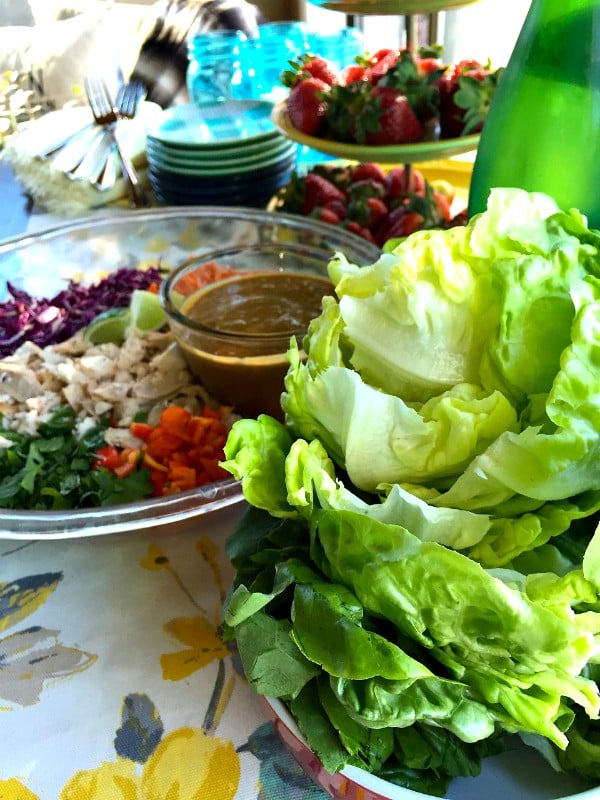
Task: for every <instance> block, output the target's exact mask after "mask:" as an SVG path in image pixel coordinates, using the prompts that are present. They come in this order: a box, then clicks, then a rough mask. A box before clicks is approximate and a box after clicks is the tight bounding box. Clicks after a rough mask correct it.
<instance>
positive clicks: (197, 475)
mask: <svg viewBox="0 0 600 800" xmlns="http://www.w3.org/2000/svg"><path fill="white" fill-rule="evenodd" d="M230 411H231V409H230V408H229V407H227V406H222V407H221V408H217V409H215V408H211V407H210V406H205V407H204V408H203V409H202V412H201V413H200V414H198V415H193V414H191V413H190V412H189V411H187V410H186V409H185V408H181V407H179V406H168V407H167V408H166V409H165V410H164V411H163V412H162V414H161V415H160V419H159V422H158V425H156V426H152V425H148V424H147V423H145V422H132V423H131V425H130V427H129V430H130V432H131V433H132V434H133V435H134V436H135V437H136V438H138V439H140V440H141V446H140V448H139V449H136V448H131V447H129V448H121V449H120V448H117V447H108V446H107V447H103V448H102V449H101V450H99V451H98V453H96V462H95V466H96V467H106V469H109V470H110V471H111V472H114V473H115V475H118V476H119V477H125V476H127V475H130V474H131V473H132V472H133V471H134V470H135V469H137V468H138V467H140V466H143V467H146V468H147V469H148V470H149V471H150V479H151V481H152V487H153V495H154V496H155V497H162V496H164V495H170V494H176V493H177V492H184V491H186V490H187V489H196V488H198V487H199V486H205V485H206V484H207V483H214V482H215V481H218V480H222V479H223V478H226V477H227V476H228V474H229V473H227V472H226V471H225V470H224V469H223V468H222V467H220V466H219V461H223V460H224V458H225V454H224V452H223V448H224V446H225V442H226V440H227V428H226V427H225V424H224V422H223V418H224V417H225V416H226V415H227V414H228V413H229V412H230Z"/></svg>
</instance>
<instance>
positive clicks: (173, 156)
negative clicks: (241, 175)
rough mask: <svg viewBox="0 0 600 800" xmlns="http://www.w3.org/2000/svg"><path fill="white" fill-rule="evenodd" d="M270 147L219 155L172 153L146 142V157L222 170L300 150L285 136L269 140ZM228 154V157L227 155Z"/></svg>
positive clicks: (179, 164)
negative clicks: (222, 168)
mask: <svg viewBox="0 0 600 800" xmlns="http://www.w3.org/2000/svg"><path fill="white" fill-rule="evenodd" d="M267 145H268V146H265V147H263V148H262V149H258V150H255V149H251V150H250V151H249V152H248V151H247V150H246V148H245V147H244V145H243V144H240V146H239V147H236V148H235V149H231V150H229V151H219V152H218V154H217V153H216V152H215V155H213V151H208V152H206V153H203V152H201V151H198V152H193V151H172V150H169V149H168V148H166V147H162V146H161V145H160V144H157V143H155V142H150V141H148V142H146V155H147V156H148V160H149V161H153V162H161V163H162V162H165V163H170V164H173V165H177V166H179V167H188V168H190V169H210V170H214V169H220V168H221V167H228V166H231V167H242V166H244V165H247V164H250V165H252V164H255V163H256V162H257V161H262V160H264V159H267V158H277V156H280V155H282V154H283V153H289V152H290V150H296V149H298V145H297V144H296V142H293V141H291V140H290V139H288V138H287V137H285V136H279V137H278V138H277V139H273V140H269V142H267ZM227 153H228V155H227Z"/></svg>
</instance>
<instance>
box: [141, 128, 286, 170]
mask: <svg viewBox="0 0 600 800" xmlns="http://www.w3.org/2000/svg"><path fill="white" fill-rule="evenodd" d="M284 142H285V143H286V144H287V143H289V139H288V138H287V136H283V135H282V134H281V133H280V132H279V131H278V130H277V129H276V128H274V129H273V135H272V136H268V137H265V138H262V139H260V141H258V142H254V141H253V140H251V139H247V140H244V141H243V142H236V145H235V147H232V146H231V145H226V146H225V147H213V146H212V145H211V146H210V147H202V146H200V147H177V146H173V145H171V144H167V143H166V142H161V141H159V140H158V139H152V138H148V139H147V141H146V149H147V150H150V151H151V152H152V153H153V154H154V155H157V156H163V157H165V158H173V159H177V160H178V161H184V162H185V163H187V164H197V163H198V162H200V161H202V162H204V161H205V162H209V163H213V162H214V161H215V160H217V161H225V160H227V161H229V160H231V159H233V158H253V157H255V156H259V155H264V154H265V153H272V152H275V151H276V150H278V149H279V148H281V147H283V144H284Z"/></svg>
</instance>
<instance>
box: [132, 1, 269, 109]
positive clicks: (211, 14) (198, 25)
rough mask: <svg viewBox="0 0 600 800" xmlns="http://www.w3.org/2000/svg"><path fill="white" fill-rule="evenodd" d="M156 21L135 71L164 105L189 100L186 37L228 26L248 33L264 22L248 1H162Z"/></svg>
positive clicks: (153, 98) (156, 8)
mask: <svg viewBox="0 0 600 800" xmlns="http://www.w3.org/2000/svg"><path fill="white" fill-rule="evenodd" d="M152 10H153V12H154V23H153V27H152V23H151V26H150V27H151V29H150V32H149V34H148V36H147V37H146V39H145V41H144V43H143V44H142V47H141V48H140V52H139V56H138V59H137V61H136V63H135V65H134V68H133V71H132V75H131V76H132V77H133V78H137V79H139V80H140V81H142V83H143V84H144V85H145V86H146V88H147V90H148V100H151V101H152V102H154V103H158V105H160V106H162V107H163V108H167V107H168V106H172V105H177V104H180V103H187V102H189V96H188V92H187V87H186V72H187V68H188V54H187V40H188V39H189V38H190V37H192V36H195V35H196V34H197V33H203V32H205V31H211V30H217V29H219V28H229V29H233V30H241V31H243V32H244V33H246V34H251V33H253V32H254V31H256V28H257V26H258V25H260V24H261V23H262V22H264V17H263V15H262V12H261V11H260V9H259V8H258V7H257V6H255V5H253V4H252V3H250V2H248V1H247V0H159V2H157V3H156V4H155V5H154V6H153V7H152Z"/></svg>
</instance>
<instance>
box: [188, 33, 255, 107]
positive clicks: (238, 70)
mask: <svg viewBox="0 0 600 800" xmlns="http://www.w3.org/2000/svg"><path fill="white" fill-rule="evenodd" d="M246 40H247V37H246V34H245V33H243V32H242V31H237V30H215V31H209V32H206V33H201V34H197V35H196V36H194V37H193V38H192V39H190V40H189V41H188V60H189V64H188V70H187V88H188V92H189V95H190V101H191V102H192V103H195V104H196V105H198V106H202V105H205V104H210V103H215V102H219V101H224V100H228V99H231V98H232V97H238V96H239V86H240V85H241V83H242V62H241V58H242V49H243V48H244V45H245V43H246Z"/></svg>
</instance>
